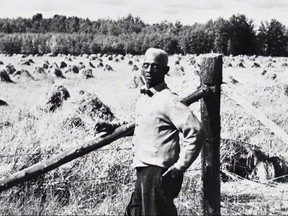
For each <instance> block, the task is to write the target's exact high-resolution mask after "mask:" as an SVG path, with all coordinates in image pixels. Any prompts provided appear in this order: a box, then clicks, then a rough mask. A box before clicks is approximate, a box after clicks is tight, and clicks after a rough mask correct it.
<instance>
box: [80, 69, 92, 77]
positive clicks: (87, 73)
mask: <svg viewBox="0 0 288 216" xmlns="http://www.w3.org/2000/svg"><path fill="white" fill-rule="evenodd" d="M82 74H83V76H84V77H85V78H86V79H89V78H94V76H93V71H92V69H90V68H89V69H84V70H83V71H82Z"/></svg>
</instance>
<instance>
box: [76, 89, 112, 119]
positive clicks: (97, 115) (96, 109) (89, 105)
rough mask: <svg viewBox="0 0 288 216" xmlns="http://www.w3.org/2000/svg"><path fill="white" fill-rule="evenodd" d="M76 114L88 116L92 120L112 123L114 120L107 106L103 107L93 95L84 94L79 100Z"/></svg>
mask: <svg viewBox="0 0 288 216" xmlns="http://www.w3.org/2000/svg"><path fill="white" fill-rule="evenodd" d="M81 94H82V93H81ZM77 112H78V113H79V114H84V115H86V116H89V117H91V118H92V119H94V120H97V119H102V120H104V121H112V120H114V119H115V115H114V113H112V111H111V109H110V107H109V106H107V105H105V104H104V103H103V102H102V101H101V100H100V99H99V98H98V97H97V96H96V95H95V94H90V93H85V92H84V93H83V94H82V98H81V99H80V100H79V106H78V109H77Z"/></svg>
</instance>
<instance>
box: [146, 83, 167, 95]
mask: <svg viewBox="0 0 288 216" xmlns="http://www.w3.org/2000/svg"><path fill="white" fill-rule="evenodd" d="M166 88H167V84H166V83H165V82H162V83H159V84H158V85H156V86H153V87H151V88H150V89H149V90H150V91H151V92H152V93H153V94H155V93H157V92H160V91H162V90H163V89H166Z"/></svg>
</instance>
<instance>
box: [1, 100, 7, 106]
mask: <svg viewBox="0 0 288 216" xmlns="http://www.w3.org/2000/svg"><path fill="white" fill-rule="evenodd" d="M0 106H8V103H7V102H6V101H4V100H1V99H0Z"/></svg>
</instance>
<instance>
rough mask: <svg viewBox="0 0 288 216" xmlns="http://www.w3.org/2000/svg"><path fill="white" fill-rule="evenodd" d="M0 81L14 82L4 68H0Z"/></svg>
mask: <svg viewBox="0 0 288 216" xmlns="http://www.w3.org/2000/svg"><path fill="white" fill-rule="evenodd" d="M0 81H1V82H6V83H14V81H12V80H11V79H10V76H9V74H8V73H7V71H6V70H5V69H2V70H0Z"/></svg>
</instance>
